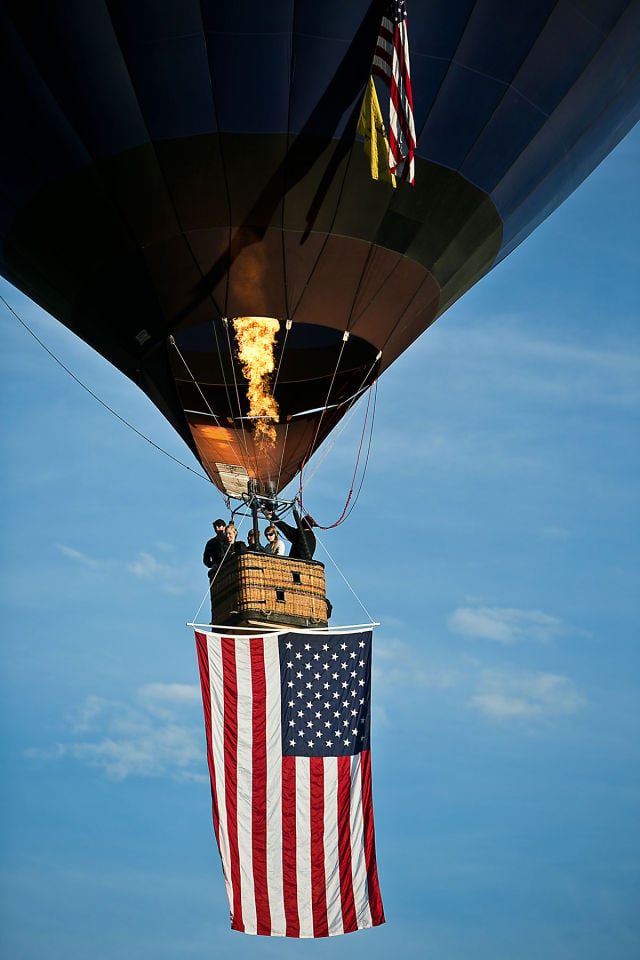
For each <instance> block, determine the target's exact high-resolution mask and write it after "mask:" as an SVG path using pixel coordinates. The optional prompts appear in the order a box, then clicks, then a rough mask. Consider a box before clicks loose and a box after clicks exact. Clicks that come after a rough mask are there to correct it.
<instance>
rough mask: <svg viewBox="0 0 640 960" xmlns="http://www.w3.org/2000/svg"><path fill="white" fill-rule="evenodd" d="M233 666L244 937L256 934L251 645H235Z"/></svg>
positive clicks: (237, 804) (238, 829)
mask: <svg viewBox="0 0 640 960" xmlns="http://www.w3.org/2000/svg"><path fill="white" fill-rule="evenodd" d="M234 652H235V664H236V685H237V696H236V705H237V706H236V716H237V722H238V737H237V746H236V820H237V833H238V863H239V865H240V888H241V911H242V925H243V928H244V931H245V933H257V919H256V896H255V889H254V879H253V822H252V814H253V804H252V800H253V791H254V788H255V784H254V781H253V768H252V760H253V700H254V699H255V698H254V697H253V689H252V686H251V682H252V677H251V644H250V643H240V642H238V640H236V641H235V644H234Z"/></svg>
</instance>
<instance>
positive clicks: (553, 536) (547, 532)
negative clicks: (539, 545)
mask: <svg viewBox="0 0 640 960" xmlns="http://www.w3.org/2000/svg"><path fill="white" fill-rule="evenodd" d="M570 536H571V534H570V533H569V531H568V530H566V529H565V528H564V527H543V528H542V530H541V531H540V539H541V540H550V541H552V542H559V541H562V540H568V539H569V537H570Z"/></svg>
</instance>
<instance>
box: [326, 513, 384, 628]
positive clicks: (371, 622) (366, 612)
mask: <svg viewBox="0 0 640 960" xmlns="http://www.w3.org/2000/svg"><path fill="white" fill-rule="evenodd" d="M320 529H327V528H325V527H321V528H320ZM318 543H319V544H320V546H321V547H322V549H323V550H324V552H325V553H326V555H327V556H328V557H329V560H331V563H332V564H333V565H334V567H335V568H336V570H337V571H338V573H339V574H340V576H341V577H342V579H343V580H344V582H345V583H346V585H347V586H348V588H349V590H351V593H352V594H353V595H354V597H355V598H356V600H357V601H358V603H359V604H360V606H361V607H362V609H363V611H364V613H365V616H367V617H368V618H369V623H370V624H371V626H376V625H377V622H376V621H375V620H374V619H373V617H372V616H371V614H370V613H369V611H368V610H367V608H366V607H365V605H364V603H363V602H362V600H361V599H360V597H359V596H358V594H357V593H356V592H355V590H354V589H353V587H352V586H351V584H350V583H349V581H348V580H347V578H346V577H345V575H344V573H343V572H342V570H341V569H340V567H339V566H338V564H337V563H336V561H335V560H334V559H333V557H332V556H331V554H330V553H329V551H328V550H327V548H326V547H325V545H324V543H323V542H322V540H321V539H320V537H318Z"/></svg>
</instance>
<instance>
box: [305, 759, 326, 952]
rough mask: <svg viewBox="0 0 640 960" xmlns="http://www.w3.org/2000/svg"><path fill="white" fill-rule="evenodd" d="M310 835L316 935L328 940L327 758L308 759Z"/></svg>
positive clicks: (314, 930)
mask: <svg viewBox="0 0 640 960" xmlns="http://www.w3.org/2000/svg"><path fill="white" fill-rule="evenodd" d="M309 765H310V768H311V769H310V781H311V789H310V799H311V802H310V806H309V833H310V835H311V889H312V892H313V935H314V937H327V936H328V935H329V928H328V924H327V884H326V877H325V869H324V757H309Z"/></svg>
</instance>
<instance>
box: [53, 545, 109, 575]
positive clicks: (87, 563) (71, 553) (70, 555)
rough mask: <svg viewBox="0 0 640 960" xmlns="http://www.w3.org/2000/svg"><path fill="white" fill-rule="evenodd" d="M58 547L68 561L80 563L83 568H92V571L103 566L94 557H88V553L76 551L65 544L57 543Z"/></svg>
mask: <svg viewBox="0 0 640 960" xmlns="http://www.w3.org/2000/svg"><path fill="white" fill-rule="evenodd" d="M56 547H57V548H58V550H59V551H60V553H61V554H62V556H63V557H67V559H68V560H73V561H74V562H75V563H79V564H80V565H81V566H83V567H90V568H91V569H92V570H97V569H98V567H100V566H101V563H100V561H99V560H95V559H94V558H93V557H88V556H87V555H86V553H82V552H81V551H80V550H74V548H73V547H68V546H67V545H66V544H64V543H56Z"/></svg>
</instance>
